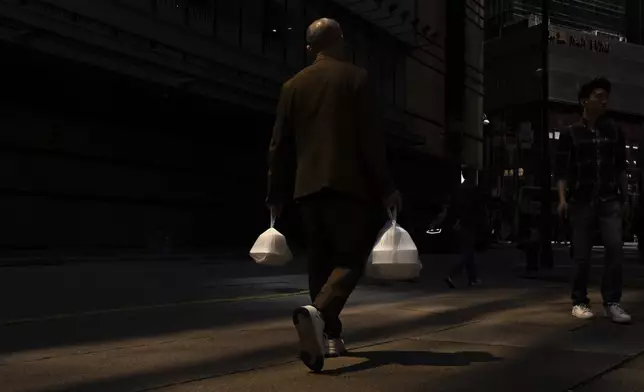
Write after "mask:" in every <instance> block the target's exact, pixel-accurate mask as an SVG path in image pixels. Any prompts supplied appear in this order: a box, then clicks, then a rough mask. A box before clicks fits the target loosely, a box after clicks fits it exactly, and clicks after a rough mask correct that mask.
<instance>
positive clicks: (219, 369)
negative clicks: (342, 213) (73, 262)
mask: <svg viewBox="0 0 644 392" xmlns="http://www.w3.org/2000/svg"><path fill="white" fill-rule="evenodd" d="M559 296H560V293H559V292H552V291H551V292H550V293H549V294H548V293H545V294H543V293H542V295H535V292H528V293H525V294H522V295H518V296H516V297H513V298H511V299H504V300H497V301H491V302H487V303H483V304H479V305H475V306H472V307H468V308H464V309H463V308H460V309H456V310H451V311H447V312H444V313H438V314H423V315H421V316H419V317H418V318H415V319H413V320H405V321H398V322H393V323H390V324H387V325H385V326H382V327H380V328H370V329H368V330H362V331H355V333H352V334H351V335H350V336H348V337H349V338H353V336H355V339H356V340H354V341H353V342H355V343H360V342H362V343H367V342H370V343H373V342H374V340H377V339H380V340H381V341H382V340H385V339H390V337H391V336H392V335H394V334H395V335H398V336H400V335H402V334H404V333H407V334H414V335H420V334H423V333H428V332H432V331H436V329H440V328H441V327H446V326H449V325H452V326H455V325H458V324H459V323H460V324H463V323H467V322H471V321H472V320H475V319H477V318H481V317H484V316H485V315H487V314H491V313H494V312H497V311H500V310H504V309H508V308H513V307H517V306H521V305H523V304H525V303H526V302H527V301H530V302H532V303H533V302H534V301H535V298H537V297H538V298H539V299H540V300H541V301H547V300H550V299H553V298H556V297H559ZM428 300H429V299H428ZM423 330H424V331H423ZM352 335H353V336H352ZM294 340H295V339H294ZM294 352H295V346H293V347H288V346H284V345H283V344H280V345H273V346H270V347H264V348H262V349H259V350H256V351H254V352H245V353H243V354H239V355H233V356H226V357H223V358H215V359H213V360H210V361H202V362H200V363H196V364H189V365H179V366H176V367H174V368H165V369H163V370H158V371H146V372H140V373H136V374H127V375H119V376H116V377H112V378H109V379H102V380H92V381H86V382H80V383H75V384H71V385H65V386H64V387H57V388H47V389H40V392H45V391H48V392H53V391H56V392H62V391H65V392H103V391H124V392H125V391H143V390H146V391H147V390H158V389H162V388H164V387H169V386H173V385H183V384H189V383H192V382H198V381H204V380H208V379H214V378H217V377H222V376H225V375H228V374H233V373H239V372H244V371H250V370H255V369H260V368H263V367H267V366H272V365H277V364H285V363H289V362H293V361H295V360H294V359H293V356H292V355H293V353H294ZM479 358H480V357H479ZM471 359H472V358H470V360H471Z"/></svg>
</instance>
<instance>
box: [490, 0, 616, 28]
mask: <svg viewBox="0 0 644 392" xmlns="http://www.w3.org/2000/svg"><path fill="white" fill-rule="evenodd" d="M542 3H543V2H542V0H491V1H488V2H487V19H488V20H487V23H486V24H487V25H488V29H489V30H491V31H490V34H496V35H500V34H502V33H501V32H502V31H503V30H505V29H507V28H509V29H514V28H516V27H517V26H516V25H519V26H535V25H538V24H540V23H541V6H542ZM625 3H626V0H586V1H569V0H552V1H551V2H550V7H551V10H550V23H551V24H553V25H556V26H561V27H566V28H569V29H575V30H582V31H595V30H599V31H600V32H599V34H602V33H604V34H612V35H617V36H625V35H626V33H627V29H626V23H625V21H626V4H625Z"/></svg>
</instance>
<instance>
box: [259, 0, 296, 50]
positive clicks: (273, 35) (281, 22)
mask: <svg viewBox="0 0 644 392" xmlns="http://www.w3.org/2000/svg"><path fill="white" fill-rule="evenodd" d="M287 20H288V18H287V9H286V1H285V0H264V34H263V35H264V55H265V56H266V57H269V58H270V59H272V60H276V61H279V62H285V61H286V46H287V40H288V36H289V34H290V33H291V31H292V27H291V26H289V25H288V22H287ZM289 29H290V30H289Z"/></svg>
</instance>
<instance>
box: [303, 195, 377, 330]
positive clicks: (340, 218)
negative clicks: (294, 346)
mask: <svg viewBox="0 0 644 392" xmlns="http://www.w3.org/2000/svg"><path fill="white" fill-rule="evenodd" d="M299 205H300V209H301V213H302V221H303V223H304V229H305V231H306V236H307V240H308V253H309V292H310V295H311V300H312V301H313V306H315V307H316V308H317V309H318V310H319V311H320V313H322V317H323V319H324V322H325V331H324V332H325V333H326V334H327V336H328V337H329V338H338V337H340V335H341V334H342V323H341V322H340V318H339V316H340V312H342V309H343V308H344V305H345V304H346V302H347V299H348V298H349V296H350V295H351V293H352V292H353V290H354V289H355V287H356V285H357V283H358V281H359V280H360V277H361V276H362V274H363V271H364V268H365V265H366V262H367V258H368V256H369V253H370V252H371V249H372V247H373V246H374V244H375V241H376V236H377V232H378V230H377V228H375V229H374V226H373V225H372V224H371V223H372V219H373V206H371V205H370V204H368V203H365V202H361V201H359V200H356V199H353V198H351V197H348V196H344V195H342V194H337V193H333V192H331V191H324V192H320V193H318V194H315V195H313V196H309V197H307V198H304V199H302V200H300V201H299ZM376 227H377V226H376Z"/></svg>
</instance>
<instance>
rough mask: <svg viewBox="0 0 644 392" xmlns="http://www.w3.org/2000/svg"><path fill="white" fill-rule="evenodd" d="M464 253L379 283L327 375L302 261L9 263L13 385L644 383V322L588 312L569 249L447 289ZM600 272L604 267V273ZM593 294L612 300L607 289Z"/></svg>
mask: <svg viewBox="0 0 644 392" xmlns="http://www.w3.org/2000/svg"><path fill="white" fill-rule="evenodd" d="M628 254H629V255H630V256H631V257H629V259H628V260H627V265H626V273H625V279H626V286H627V289H626V295H625V301H624V306H625V307H626V308H627V309H629V310H630V311H631V312H632V314H633V316H634V317H635V320H636V321H638V320H644V306H642V305H644V285H642V282H644V280H643V278H644V268H643V267H641V266H639V265H637V264H636V263H635V262H634V260H633V257H632V256H633V252H632V250H629V251H628ZM594 255H595V256H596V257H598V258H600V257H601V256H602V254H601V250H597V251H596V252H594ZM451 261H453V257H452V256H427V257H425V259H424V266H425V268H424V269H423V277H422V279H421V280H420V281H419V282H416V283H396V284H386V285H383V284H378V283H377V282H369V281H366V282H364V284H363V285H361V287H360V288H359V289H358V291H357V292H356V294H355V296H354V297H353V298H352V300H351V302H350V304H349V306H348V308H347V311H346V314H345V317H344V320H345V324H346V326H347V331H346V340H347V342H348V344H349V346H350V349H351V354H350V355H349V356H347V357H345V358H339V359H333V360H329V361H327V366H326V368H325V371H324V372H323V374H320V375H314V374H310V373H308V372H307V371H306V370H305V369H304V367H303V366H302V365H301V364H300V363H299V362H298V361H297V360H295V358H294V355H295V353H296V351H297V349H296V340H295V335H294V332H293V328H292V325H291V323H290V311H291V309H292V308H293V307H295V306H298V305H302V304H306V303H307V295H306V291H305V290H306V276H305V275H303V274H302V272H303V266H302V263H295V264H293V265H291V266H289V267H288V268H284V269H281V268H278V269H275V268H262V267H258V266H255V265H253V263H252V262H250V261H247V260H241V259H239V260H238V259H235V260H233V259H230V260H224V259H213V258H209V257H186V258H185V259H183V260H182V259H181V258H180V257H179V258H177V259H175V260H167V261H154V260H144V261H133V260H132V261H127V260H126V261H121V262H106V261H100V260H99V261H95V262H86V263H84V262H80V261H76V262H72V263H69V264H60V265H50V266H47V265H40V266H38V265H34V266H24V267H16V266H5V267H0V294H1V295H2V298H3V301H2V307H1V309H2V314H1V315H0V342H1V343H0V355H2V362H1V363H0V381H1V382H2V387H1V388H0V390H2V391H3V392H14V391H15V392H18V391H34V392H45V391H48V392H49V391H52V392H53V391H71V392H75V391H78V392H93V391H117V392H130V391H132V392H134V391H137V392H138V391H162V392H178V391H180V392H184V391H185V392H189V391H190V392H191V391H217V392H219V391H262V392H263V391H291V390H292V391H299V390H307V391H308V390H310V391H317V390H320V391H322V390H324V391H328V390H329V389H331V390H335V391H338V392H339V391H354V390H367V391H401V390H408V391H446V392H451V391H500V392H502V391H517V390H521V391H539V392H549V391H555V392H558V391H562V392H564V391H568V390H573V391H582V392H594V391H607V390H611V391H612V392H622V391H642V390H644V376H642V374H643V373H644V372H642V370H644V356H643V355H641V354H642V353H643V352H644V339H642V336H643V334H644V327H643V325H644V324H640V323H635V324H633V325H630V326H619V325H614V324H611V323H610V322H608V321H607V320H604V319H601V318H599V319H597V320H594V321H592V322H582V321H578V320H576V319H573V318H572V317H571V316H570V306H569V301H568V298H567V297H568V293H567V292H568V288H567V284H566V276H567V274H568V273H569V270H570V265H569V261H568V260H567V257H566V255H565V250H562V251H560V252H558V255H557V265H558V267H557V268H556V269H555V270H554V271H551V272H547V273H545V274H544V275H543V277H542V278H540V279H521V278H518V277H517V276H518V275H519V274H520V271H521V264H522V261H521V256H520V254H519V253H518V252H516V251H515V250H512V249H508V250H495V251H490V252H487V253H486V254H485V255H484V256H483V257H482V260H481V266H482V270H483V277H484V279H485V285H484V287H481V288H476V289H460V290H453V291H450V290H447V289H445V288H444V287H443V285H442V284H441V278H442V277H443V275H444V272H445V271H446V270H447V268H448V267H449V263H450V262H451ZM597 261H598V263H600V260H597ZM14 264H15V263H14ZM5 265H6V264H5ZM600 274H601V269H600V268H595V269H593V275H594V281H595V283H597V281H598V277H599V276H600ZM592 298H593V301H594V302H595V304H599V303H600V299H599V297H598V293H597V288H595V289H594V290H593V296H592ZM596 309H597V310H599V307H598V306H596Z"/></svg>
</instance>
